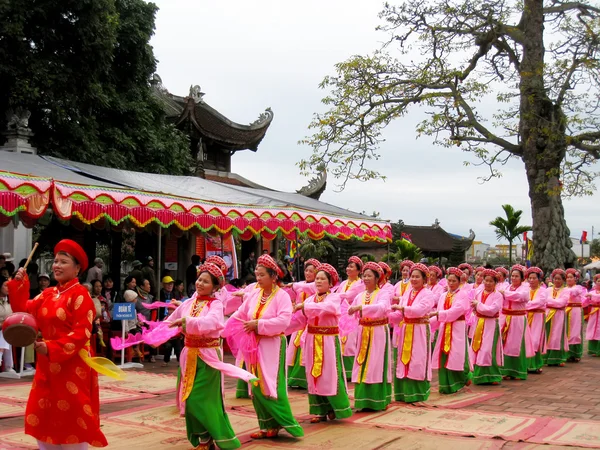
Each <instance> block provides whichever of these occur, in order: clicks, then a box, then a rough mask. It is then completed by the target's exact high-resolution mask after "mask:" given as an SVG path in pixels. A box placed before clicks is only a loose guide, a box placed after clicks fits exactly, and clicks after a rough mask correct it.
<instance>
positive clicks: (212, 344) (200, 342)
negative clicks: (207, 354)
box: [185, 336, 221, 348]
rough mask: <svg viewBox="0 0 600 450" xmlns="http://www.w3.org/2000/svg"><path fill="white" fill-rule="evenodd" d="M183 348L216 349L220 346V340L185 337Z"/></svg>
mask: <svg viewBox="0 0 600 450" xmlns="http://www.w3.org/2000/svg"><path fill="white" fill-rule="evenodd" d="M185 346H186V347H190V348H218V347H220V346H221V340H220V339H219V338H203V337H195V336H186V337H185Z"/></svg>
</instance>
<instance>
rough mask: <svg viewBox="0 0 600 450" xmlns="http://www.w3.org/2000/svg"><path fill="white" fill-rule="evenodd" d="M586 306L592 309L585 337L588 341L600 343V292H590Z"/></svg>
mask: <svg viewBox="0 0 600 450" xmlns="http://www.w3.org/2000/svg"><path fill="white" fill-rule="evenodd" d="M586 295H588V296H589V297H588V299H587V300H586V304H587V305H590V306H591V307H592V309H591V311H590V316H589V318H588V324H587V329H586V333H585V337H586V339H587V340H588V341H600V320H599V319H600V291H596V290H593V291H590V292H589V293H588V294H586Z"/></svg>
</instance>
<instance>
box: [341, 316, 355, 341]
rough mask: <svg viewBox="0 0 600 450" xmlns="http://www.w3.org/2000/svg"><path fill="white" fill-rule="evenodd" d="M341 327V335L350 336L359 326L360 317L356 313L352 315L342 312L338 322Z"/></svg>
mask: <svg viewBox="0 0 600 450" xmlns="http://www.w3.org/2000/svg"><path fill="white" fill-rule="evenodd" d="M338 326H339V329H340V336H348V335H349V334H351V333H352V332H353V331H355V330H356V329H357V328H358V318H357V317H356V314H352V315H351V316H350V315H348V314H342V315H341V316H340V320H339V322H338Z"/></svg>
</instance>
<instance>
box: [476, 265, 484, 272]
mask: <svg viewBox="0 0 600 450" xmlns="http://www.w3.org/2000/svg"><path fill="white" fill-rule="evenodd" d="M484 270H485V267H483V266H479V267H478V268H477V269H475V273H477V272H481V271H484Z"/></svg>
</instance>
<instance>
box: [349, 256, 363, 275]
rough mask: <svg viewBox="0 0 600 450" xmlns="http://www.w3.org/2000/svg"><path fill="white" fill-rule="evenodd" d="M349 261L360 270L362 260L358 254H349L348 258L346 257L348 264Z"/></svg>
mask: <svg viewBox="0 0 600 450" xmlns="http://www.w3.org/2000/svg"><path fill="white" fill-rule="evenodd" d="M350 263H354V264H356V267H357V268H358V270H359V271H361V270H362V267H363V261H362V259H360V258H359V257H358V256H351V257H350V258H348V264H350Z"/></svg>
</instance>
